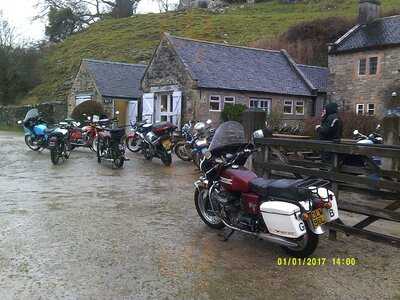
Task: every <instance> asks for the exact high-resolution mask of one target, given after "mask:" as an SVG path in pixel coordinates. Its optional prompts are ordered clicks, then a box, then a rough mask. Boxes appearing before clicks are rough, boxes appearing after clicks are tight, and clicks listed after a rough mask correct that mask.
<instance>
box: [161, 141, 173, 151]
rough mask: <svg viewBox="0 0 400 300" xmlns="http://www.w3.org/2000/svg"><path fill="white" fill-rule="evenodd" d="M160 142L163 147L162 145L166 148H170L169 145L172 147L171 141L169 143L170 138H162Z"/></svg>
mask: <svg viewBox="0 0 400 300" xmlns="http://www.w3.org/2000/svg"><path fill="white" fill-rule="evenodd" d="M161 143H162V145H163V147H164V148H165V149H166V150H169V149H171V147H172V143H171V141H170V140H164V141H162V142H161Z"/></svg>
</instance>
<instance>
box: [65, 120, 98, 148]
mask: <svg viewBox="0 0 400 300" xmlns="http://www.w3.org/2000/svg"><path fill="white" fill-rule="evenodd" d="M66 121H67V122H68V123H69V124H70V125H71V126H70V129H69V140H70V143H71V149H73V148H76V147H86V148H89V149H90V150H92V151H94V152H96V149H95V148H96V144H97V142H96V140H97V130H96V124H95V123H92V121H91V120H90V117H89V118H88V121H87V125H85V126H83V127H82V128H81V127H80V126H81V123H80V122H75V121H74V120H71V119H67V120H66Z"/></svg>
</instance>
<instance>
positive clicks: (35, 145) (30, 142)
mask: <svg viewBox="0 0 400 300" xmlns="http://www.w3.org/2000/svg"><path fill="white" fill-rule="evenodd" d="M25 144H26V145H27V146H28V147H29V149H31V150H33V151H38V150H39V149H40V146H39V145H38V143H37V141H35V140H34V139H32V136H30V135H26V136H25Z"/></svg>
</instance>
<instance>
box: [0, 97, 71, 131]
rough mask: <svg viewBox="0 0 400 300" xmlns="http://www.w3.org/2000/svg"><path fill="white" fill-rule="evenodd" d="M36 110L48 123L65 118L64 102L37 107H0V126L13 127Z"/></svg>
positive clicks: (65, 108)
mask: <svg viewBox="0 0 400 300" xmlns="http://www.w3.org/2000/svg"><path fill="white" fill-rule="evenodd" d="M32 108H37V109H38V110H39V112H40V113H41V114H42V115H43V118H44V119H45V120H46V121H47V122H49V123H56V122H59V121H62V120H64V119H65V118H66V117H67V105H66V103H65V102H61V101H60V102H49V103H42V104H38V105H25V106H0V126H1V127H14V126H16V125H17V122H18V120H23V119H24V118H25V115H26V113H27V112H28V111H29V110H30V109H32Z"/></svg>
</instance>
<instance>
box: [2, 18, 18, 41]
mask: <svg viewBox="0 0 400 300" xmlns="http://www.w3.org/2000/svg"><path fill="white" fill-rule="evenodd" d="M15 38H16V36H15V30H14V27H12V26H11V25H10V23H8V21H7V20H6V19H5V18H4V17H3V12H2V11H0V47H12V46H13V45H14V42H15Z"/></svg>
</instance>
